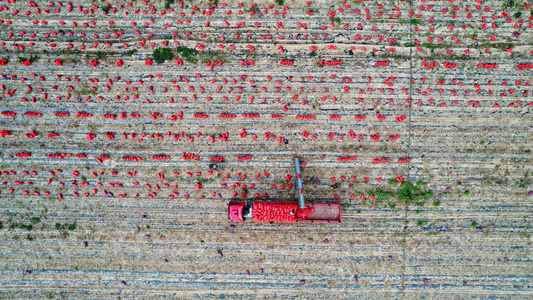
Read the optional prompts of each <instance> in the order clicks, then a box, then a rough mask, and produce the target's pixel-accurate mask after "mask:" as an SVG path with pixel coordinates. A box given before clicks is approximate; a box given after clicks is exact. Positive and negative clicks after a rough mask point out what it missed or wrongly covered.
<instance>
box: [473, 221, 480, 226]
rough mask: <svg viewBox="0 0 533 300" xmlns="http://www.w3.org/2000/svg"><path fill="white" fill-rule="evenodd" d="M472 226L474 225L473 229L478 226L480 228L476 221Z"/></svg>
mask: <svg viewBox="0 0 533 300" xmlns="http://www.w3.org/2000/svg"><path fill="white" fill-rule="evenodd" d="M471 225H472V226H473V227H477V226H479V224H478V223H477V222H475V221H474V222H472V224H471Z"/></svg>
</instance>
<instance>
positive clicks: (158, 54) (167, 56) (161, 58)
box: [152, 48, 174, 64]
mask: <svg viewBox="0 0 533 300" xmlns="http://www.w3.org/2000/svg"><path fill="white" fill-rule="evenodd" d="M152 56H153V57H154V60H155V62H156V63H158V64H162V63H164V62H165V61H167V60H172V59H173V58H174V53H173V52H172V50H170V49H168V48H159V49H155V50H154V52H153V53H152Z"/></svg>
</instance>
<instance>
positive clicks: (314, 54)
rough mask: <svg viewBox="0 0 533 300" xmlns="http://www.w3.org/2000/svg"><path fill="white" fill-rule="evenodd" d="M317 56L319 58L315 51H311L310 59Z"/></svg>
mask: <svg viewBox="0 0 533 300" xmlns="http://www.w3.org/2000/svg"><path fill="white" fill-rule="evenodd" d="M315 56H317V54H316V52H315V51H311V53H309V57H315Z"/></svg>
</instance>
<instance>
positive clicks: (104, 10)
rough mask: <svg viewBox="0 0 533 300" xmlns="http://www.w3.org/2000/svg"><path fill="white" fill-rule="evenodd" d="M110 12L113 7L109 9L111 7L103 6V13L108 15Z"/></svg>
mask: <svg viewBox="0 0 533 300" xmlns="http://www.w3.org/2000/svg"><path fill="white" fill-rule="evenodd" d="M110 10H111V7H109V6H107V5H104V6H102V11H103V12H106V13H107V12H109V11H110Z"/></svg>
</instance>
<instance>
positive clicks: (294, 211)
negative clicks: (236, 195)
mask: <svg viewBox="0 0 533 300" xmlns="http://www.w3.org/2000/svg"><path fill="white" fill-rule="evenodd" d="M294 170H295V172H296V187H297V188H298V203H296V202H267V201H251V200H247V201H230V202H229V204H228V206H229V209H228V213H229V219H230V220H231V221H241V222H244V221H245V220H252V221H253V222H287V223H291V222H313V223H340V222H341V205H340V204H338V203H305V201H304V196H303V183H302V177H301V175H300V161H299V159H298V158H297V157H295V158H294Z"/></svg>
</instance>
